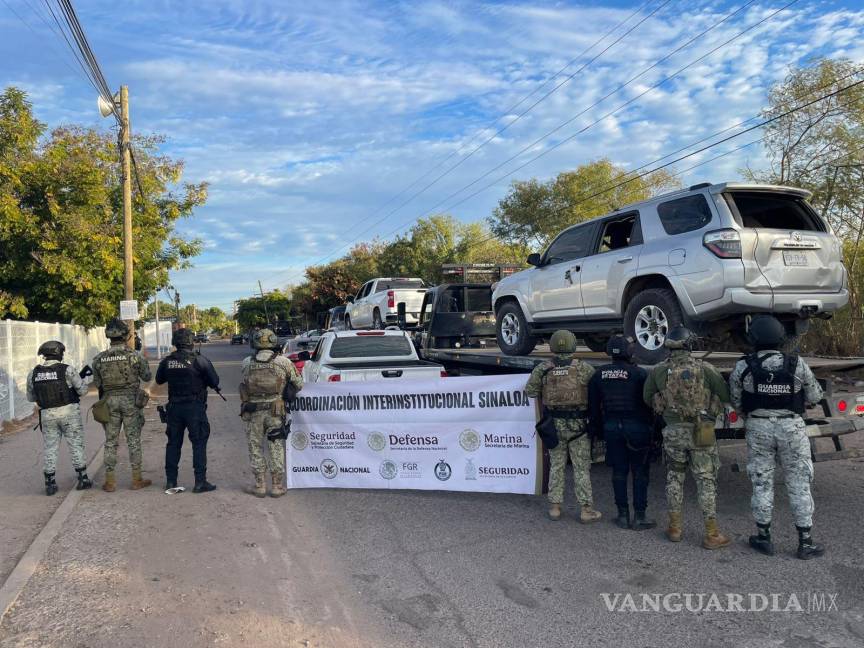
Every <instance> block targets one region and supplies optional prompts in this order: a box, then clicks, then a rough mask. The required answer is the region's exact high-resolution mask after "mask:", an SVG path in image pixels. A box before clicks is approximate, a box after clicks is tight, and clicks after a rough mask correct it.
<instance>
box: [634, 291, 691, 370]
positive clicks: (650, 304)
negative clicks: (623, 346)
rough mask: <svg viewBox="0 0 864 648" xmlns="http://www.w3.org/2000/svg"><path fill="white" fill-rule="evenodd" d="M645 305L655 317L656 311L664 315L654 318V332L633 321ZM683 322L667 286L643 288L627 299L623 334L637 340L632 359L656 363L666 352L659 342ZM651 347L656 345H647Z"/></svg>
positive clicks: (679, 306)
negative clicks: (655, 328)
mask: <svg viewBox="0 0 864 648" xmlns="http://www.w3.org/2000/svg"><path fill="white" fill-rule="evenodd" d="M646 308H647V309H649V312H650V311H652V310H654V311H655V315H657V316H659V313H662V314H663V317H662V318H659V320H657V321H658V323H659V324H660V327H659V328H658V329H657V330H656V331H655V332H654V334H651V333H652V332H651V331H650V330H649V329H647V328H645V327H643V326H641V325H640V326H638V327H637V322H636V320H637V318H638V317H639V315H640V313H642V312H643V309H646ZM683 323H684V316H683V314H682V312H681V305H680V304H679V303H678V298H677V297H676V296H675V293H674V292H673V291H672V290H670V289H668V288H651V289H649V290H644V291H642V292H641V293H639V294H637V295H636V296H635V297H633V299H631V300H630V303H629V304H627V310H626V311H625V312H624V334H625V335H628V336H631V337H632V338H633V339H634V340H636V344H635V345H634V346H635V358H636V360H637V361H639V362H642V363H645V364H657V363H658V362H662V361H663V360H664V359H665V358H666V357H667V356H668V355H669V352H668V350H667V349H666V348H665V347H664V346H663V344H662V341H663V340H664V339H665V337H666V334H667V333H668V332H669V331H670V330H672V329H673V328H675V327H676V326H681V325H682V324H683ZM637 329H638V330H637ZM640 334H641V338H640ZM652 346H653V347H656V348H649V347H652Z"/></svg>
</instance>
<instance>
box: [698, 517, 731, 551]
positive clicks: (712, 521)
mask: <svg viewBox="0 0 864 648" xmlns="http://www.w3.org/2000/svg"><path fill="white" fill-rule="evenodd" d="M730 544H732V540H730V539H729V538H727V537H726V536H725V535H723V534H722V533H720V529H718V528H717V518H706V519H705V537H704V538H702V546H703V547H705V548H706V549H712V550H713V549H722V548H723V547H728V546H729V545H730Z"/></svg>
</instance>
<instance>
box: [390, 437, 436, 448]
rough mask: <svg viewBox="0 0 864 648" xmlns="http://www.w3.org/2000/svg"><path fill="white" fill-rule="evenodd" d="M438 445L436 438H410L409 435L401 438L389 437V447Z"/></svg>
mask: <svg viewBox="0 0 864 648" xmlns="http://www.w3.org/2000/svg"><path fill="white" fill-rule="evenodd" d="M437 445H438V437H437V436H412V435H410V434H405V435H403V436H398V435H396V434H391V435H390V446H391V447H395V446H437Z"/></svg>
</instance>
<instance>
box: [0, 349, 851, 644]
mask: <svg viewBox="0 0 864 648" xmlns="http://www.w3.org/2000/svg"><path fill="white" fill-rule="evenodd" d="M204 350H205V353H207V354H208V355H210V356H211V357H212V358H213V359H214V361H216V363H217V369H218V370H219V371H220V373H221V374H222V376H223V384H224V387H225V391H226V392H235V393H236V388H235V387H234V385H236V383H237V375H238V369H239V359H240V357H241V356H242V355H243V353H244V352H245V347H243V348H240V347H230V346H228V345H224V344H213V345H210V346H209V347H205V348H204ZM229 400H230V401H231V402H229V403H227V404H224V403H222V402H221V401H218V400H216V399H215V398H212V397H211V401H210V411H211V424H212V427H213V435H212V437H211V442H210V466H211V469H210V475H211V481H214V483H217V484H218V485H219V487H220V489H219V490H218V491H216V492H215V493H211V494H207V495H201V496H197V495H193V494H191V493H185V494H182V495H177V496H170V497H169V496H166V495H164V494H162V492H161V490H160V489H159V488H156V487H151V488H150V489H146V490H145V491H138V492H131V491H128V490H126V489H125V486H126V481H127V480H128V467H127V466H126V464H125V463H121V466H120V469H119V470H120V475H121V486H122V487H121V489H119V490H118V491H117V492H116V493H114V494H113V495H108V494H105V493H103V492H101V491H97V490H94V491H92V492H89V493H87V494H86V495H85V497H84V498H83V499H82V501H81V503H80V504H79V506H78V508H77V510H76V511H75V512H74V513H73V515H72V516H71V517H70V519H69V520H68V521H67V523H66V527H65V528H64V531H63V533H61V534H60V536H59V537H58V538H57V540H56V541H55V542H54V544H53V546H52V547H51V550H50V551H49V553H48V556H46V559H45V560H44V562H43V564H42V565H41V566H40V568H39V570H38V572H37V573H36V575H35V576H34V577H33V579H32V580H31V581H30V583H29V584H28V586H27V587H26V588H25V590H24V592H23V594H22V596H21V597H20V599H19V602H18V603H17V605H16V606H15V607H14V608H13V610H12V611H11V612H10V614H9V615H7V617H6V619H5V620H4V623H3V625H2V626H0V647H2V648H10V647H12V646H15V647H19V646H22V647H29V646H34V647H35V646H40V647H42V646H50V647H53V646H57V647H58V648H59V647H63V648H68V647H74V648H101V647H102V646H105V647H106V648H107V647H109V646H110V647H112V648H115V647H120V648H125V647H138V646H141V647H145V646H183V647H184V648H197V647H198V646H202V647H203V646H218V645H225V646H241V645H257V646H260V647H262V648H263V647H269V646H339V647H341V646H376V647H382V646H392V647H394V648H396V647H399V648H402V647H408V646H429V647H438V646H458V647H461V646H469V647H478V648H480V647H484V648H485V647H489V648H492V647H504V646H514V647H517V646H518V647H522V646H544V647H545V646H574V645H579V646H623V647H630V646H633V647H653V646H657V647H661V646H662V647H663V648H667V647H677V646H682V647H685V646H686V647H689V646H694V645H700V646H707V647H715V646H717V647H719V646H736V647H738V648H749V647H751V646H752V647H754V648H755V647H757V646H758V647H760V648H762V647H764V646H783V647H787V648H793V647H794V648H798V647H805V646H820V647H825V648H828V647H850V648H851V647H855V648H858V647H860V646H862V645H864V557H862V554H861V552H860V549H859V545H858V544H857V543H858V541H859V538H860V537H861V535H862V533H861V528H860V520H861V519H864V497H862V495H864V482H862V474H864V473H862V471H864V462H862V461H860V460H847V461H835V462H829V463H821V464H818V465H817V473H816V482H815V484H814V495H815V498H816V504H817V515H816V520H817V525H818V526H817V528H816V530H815V531H816V535H817V539H819V540H820V541H823V542H825V544H826V545H828V553H827V555H826V556H825V557H824V558H822V559H818V560H813V561H810V562H803V561H799V560H797V559H795V558H794V556H793V554H792V552H793V551H794V548H795V541H796V540H795V530H794V526H793V525H792V523H791V520H790V515H789V510H788V505H787V503H786V501H785V491H784V489H783V486H782V485H778V490H777V495H778V498H777V503H778V506H777V512H776V516H775V519H776V536H777V537H776V541H777V544H778V549H779V550H780V551H779V553H778V555H777V556H775V557H774V558H767V557H763V556H759V555H756V554H754V553H753V552H752V551H751V550H750V549H749V548H748V547H747V546H746V539H747V535H749V533H751V527H752V522H751V519H750V515H749V510H748V509H749V493H750V489H749V482H748V480H747V477H746V474H745V473H743V472H739V473H736V472H733V471H731V470H730V468H729V465H728V464H730V463H731V462H732V461H734V460H735V459H736V458H738V459H739V460H743V447H742V446H741V444H740V443H737V444H729V443H727V444H724V447H723V450H722V453H721V454H722V456H723V459H724V463H726V464H727V465H726V466H725V467H724V468H723V469H722V471H721V480H720V498H719V516H720V521H721V526H722V527H723V529H724V530H725V531H726V532H727V533H729V534H731V535H732V536H733V537H734V540H735V542H734V545H733V546H732V547H731V548H729V549H726V550H723V551H718V552H708V551H705V550H703V549H702V548H701V547H700V546H699V541H700V539H701V524H700V522H699V520H698V513H697V510H696V507H695V505H694V503H693V502H694V497H695V493H694V489H693V488H692V483H690V484H688V486H689V491H688V499H687V504H686V506H687V510H686V512H685V522H686V528H685V537H684V542H682V543H681V544H678V545H673V544H671V543H668V542H666V541H665V540H664V539H663V536H662V534H661V532H660V531H659V530H657V531H646V532H641V533H636V532H631V531H621V530H619V529H617V528H616V527H614V526H613V525H612V524H611V523H610V522H609V521H608V520H607V519H604V520H603V521H601V522H600V523H598V524H596V525H593V526H588V527H586V526H582V525H580V524H578V523H577V522H576V521H575V515H576V510H575V508H574V507H573V506H572V504H570V505H568V506H567V507H565V517H564V519H562V521H560V522H551V521H548V520H546V519H545V517H544V513H545V509H546V506H545V502H544V501H543V500H542V499H541V498H536V497H527V496H516V495H491V494H490V495H484V494H462V493H444V492H413V491H401V492H399V491H394V492H385V491H346V490H329V491H328V490H308V491H294V492H289V494H288V496H286V497H284V498H282V499H279V500H273V499H270V498H268V499H266V500H258V499H255V498H253V497H251V496H249V495H247V494H245V493H244V492H243V490H244V488H246V487H247V486H248V482H249V481H250V476H249V470H248V465H247V459H246V455H245V439H244V435H243V433H242V429H241V427H240V425H239V419H238V418H237V409H238V400H237V397H236V395H235V394H232V395H229ZM853 441H854V442H855V443H858V444H859V445H860V444H861V440H860V439H853ZM163 447H164V437H163V436H162V432H161V429H159V428H158V427H157V426H156V425H155V424H152V423H151V424H150V425H148V427H147V430H146V432H145V470H146V471H148V472H149V475H150V476H151V477H152V478H153V479H154V481H155V482H156V485H157V486H161V484H162V481H163V480H162V474H161V473H162V471H161V464H162V453H163ZM184 450H185V455H184V459H183V463H182V464H181V481H183V479H185V480H186V482H185V485H186V486H191V483H190V482H191V465H190V461H189V457H188V455H189V452H190V448H189V446H188V444H187V446H185V447H184ZM122 456H123V452H121V457H122ZM660 477H661V475H660V471H659V470H657V469H656V467H655V472H654V474H653V481H652V487H651V499H650V501H651V503H652V506H653V510H652V511H651V513H653V514H655V515H657V516H658V517H660V515H661V513H662V508H663V506H662V503H663V489H662V484H661V479H660ZM593 481H594V489H595V496H596V500H597V506H598V508H599V509H600V510H602V511H603V512H604V513H606V515H607V517H608V516H611V515H612V514H613V511H614V505H613V502H612V493H611V485H610V473H609V470H608V469H607V468H606V467H605V466H597V467H595V471H594V474H593ZM568 495H569V493H568ZM17 497H26V496H25V495H22V494H18V495H17ZM43 498H44V496H43ZM44 499H48V498H44ZM813 592H816V593H819V592H824V593H827V594H830V595H833V596H836V599H835V603H836V609H832V610H831V611H824V612H822V611H809V612H808V611H806V609H805V611H803V612H795V611H788V612H761V613H760V612H739V613H735V612H710V611H702V612H689V611H681V612H671V611H663V612H651V611H647V612H632V611H631V612H628V611H609V610H608V609H607V607H606V605H605V604H604V602H603V599H602V597H601V594H607V595H610V596H614V595H616V594H621V595H623V594H626V593H632V594H634V595H641V594H643V593H645V594H656V595H667V594H675V593H681V594H686V593H691V594H700V593H708V594H710V593H717V594H718V595H720V596H722V597H723V599H724V600H725V597H726V595H727V594H742V595H744V596H745V597H746V596H747V595H748V594H750V593H754V594H756V593H765V594H769V595H770V594H772V593H775V594H778V595H780V597H781V598H780V600H781V601H782V604H781V607H782V606H783V605H786V603H787V602H788V600H789V596H790V594H793V593H794V594H796V595H797V596H798V597H799V600H800V602H801V603H802V605H803V606H804V607H805V608H806V607H807V604H808V599H807V596H808V593H813ZM637 600H638V599H637ZM828 600H830V599H828ZM639 605H641V604H639Z"/></svg>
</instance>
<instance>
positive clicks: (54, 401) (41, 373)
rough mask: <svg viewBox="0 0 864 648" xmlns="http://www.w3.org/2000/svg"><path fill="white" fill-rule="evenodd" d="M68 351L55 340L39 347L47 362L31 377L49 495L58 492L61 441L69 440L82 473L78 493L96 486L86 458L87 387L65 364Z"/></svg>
mask: <svg viewBox="0 0 864 648" xmlns="http://www.w3.org/2000/svg"><path fill="white" fill-rule="evenodd" d="M65 352H66V347H65V346H63V343H62V342H58V341H57V340H51V341H50V342H45V343H44V344H43V345H42V346H40V347H39V355H41V356H42V357H43V358H45V362H43V363H42V364H40V365H36V367H34V368H33V370H32V371H31V372H30V374H29V375H28V376H27V400H29V401H30V402H33V403H36V404H37V405H39V427H40V428H41V429H42V437H43V440H44V447H45V451H44V452H45V457H44V469H43V472H44V474H45V494H46V495H54V493H56V492H57V482H56V481H55V480H54V475H55V473H56V472H57V451H58V450H59V449H60V439H61V438H65V439H66V443H67V444H68V446H69V454H70V455H71V457H72V466H73V467H74V468H75V472H76V473H78V486H76V489H77V490H84V489H85V488H90V487H91V486H93V482H92V481H90V478H89V477H88V476H87V459H86V457H85V455H84V426H83V425H82V424H81V406H80V405H79V404H78V403H79V401H80V399H81V396H83V395H84V394H86V393H87V384H86V383H85V382H84V381H83V379H82V378H81V376H80V375H79V373H78V372H77V371H76V370H75V367H74V366H72V365H71V364H69V363H64V362H63V354H64V353H65Z"/></svg>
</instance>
